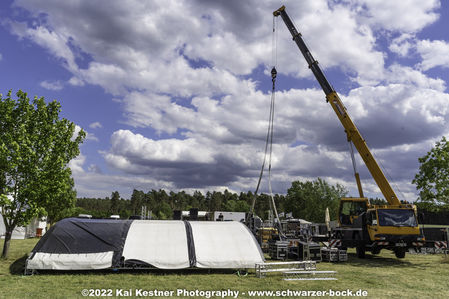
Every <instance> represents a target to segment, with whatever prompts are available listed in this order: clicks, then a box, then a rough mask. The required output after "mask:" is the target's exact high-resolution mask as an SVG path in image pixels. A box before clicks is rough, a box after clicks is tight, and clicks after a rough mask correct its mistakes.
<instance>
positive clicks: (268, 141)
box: [251, 16, 284, 237]
mask: <svg viewBox="0 0 449 299" xmlns="http://www.w3.org/2000/svg"><path fill="white" fill-rule="evenodd" d="M276 19H277V18H275V17H274V16H273V34H272V63H273V68H272V69H271V82H272V89H271V103H270V116H269V118H268V130H267V137H266V141H265V154H264V158H263V163H262V169H261V170H260V175H259V180H258V182H257V187H256V191H255V192H254V200H253V202H252V205H251V214H253V213H254V206H255V203H256V198H257V193H258V192H259V187H260V182H261V180H262V177H263V172H264V169H265V163H266V160H267V155H268V151H269V155H268V157H269V158H268V191H269V193H270V199H271V207H272V208H273V210H274V214H275V225H276V226H278V231H279V235H280V236H282V237H283V236H284V234H283V233H282V229H281V225H280V221H279V215H278V212H277V208H276V203H275V201H274V197H273V190H272V185H271V160H272V156H273V132H274V129H273V125H274V106H275V105H274V104H275V100H276V76H277V71H276V64H277V30H276Z"/></svg>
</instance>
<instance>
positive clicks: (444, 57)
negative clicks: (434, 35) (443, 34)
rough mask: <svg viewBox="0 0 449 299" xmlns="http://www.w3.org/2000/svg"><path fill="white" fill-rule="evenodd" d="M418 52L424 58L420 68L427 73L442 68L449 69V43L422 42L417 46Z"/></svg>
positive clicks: (441, 41)
mask: <svg viewBox="0 0 449 299" xmlns="http://www.w3.org/2000/svg"><path fill="white" fill-rule="evenodd" d="M417 51H418V53H419V54H420V55H421V57H422V60H423V61H422V62H421V63H420V64H419V67H420V68H421V69H422V70H424V71H427V70H429V69H431V68H434V67H437V66H440V67H443V68H449V43H448V42H447V41H443V40H434V41H430V40H422V41H419V42H418V44H417Z"/></svg>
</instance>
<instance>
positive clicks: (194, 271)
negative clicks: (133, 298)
mask: <svg viewBox="0 0 449 299" xmlns="http://www.w3.org/2000/svg"><path fill="white" fill-rule="evenodd" d="M23 266H25V264H24V265H23ZM22 274H23V270H22ZM34 274H39V275H102V276H104V275H115V274H131V275H155V276H165V275H204V274H229V275H237V274H239V273H238V272H237V270H232V269H181V270H165V269H138V268H136V269H102V270H56V271H55V270H39V271H35V272H34ZM240 274H241V275H240V276H245V275H246V274H245V272H240Z"/></svg>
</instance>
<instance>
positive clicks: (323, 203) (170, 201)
mask: <svg viewBox="0 0 449 299" xmlns="http://www.w3.org/2000/svg"><path fill="white" fill-rule="evenodd" d="M346 194H347V190H346V189H345V188H344V187H343V186H341V185H338V184H337V185H336V186H332V185H330V184H328V183H327V182H326V181H325V180H322V179H320V178H318V179H317V180H315V181H306V182H300V181H295V182H293V183H292V185H291V187H290V188H289V189H288V191H287V194H286V195H282V194H274V195H273V198H274V202H275V205H276V208H277V210H278V212H279V213H284V214H286V213H292V217H295V218H302V219H306V220H308V221H313V222H324V211H325V210H326V208H329V210H330V214H331V215H332V216H334V217H333V218H334V219H336V215H337V209H338V202H339V199H340V197H342V196H345V195H346ZM254 197H256V199H255V201H256V202H255V207H254V214H255V215H258V216H259V217H261V218H262V219H268V217H269V213H270V211H271V210H272V207H271V205H272V204H271V196H270V195H269V194H264V193H262V194H257V195H256V196H255V195H254V193H253V192H251V191H248V192H240V193H233V192H230V191H228V190H224V191H223V192H220V191H208V192H206V193H205V194H203V193H202V192H200V191H195V192H193V194H189V193H186V192H185V191H180V192H173V191H170V192H167V191H165V190H162V189H160V190H154V189H153V190H150V191H148V192H144V191H142V190H136V189H134V190H133V192H132V195H131V198H130V199H129V200H127V199H123V198H121V197H120V194H119V192H117V191H114V192H112V194H111V197H106V198H78V199H77V200H76V204H75V208H74V209H73V211H72V212H71V214H72V215H73V216H76V215H78V214H89V215H92V216H93V217H95V218H107V217H109V216H110V215H120V217H121V218H128V217H130V216H132V215H140V214H141V210H142V207H145V208H146V210H148V211H151V215H152V217H153V219H171V218H172V215H173V211H175V210H183V211H186V210H190V209H191V208H197V209H198V210H200V211H208V212H215V211H233V212H249V211H250V207H251V204H252V201H253V200H254Z"/></svg>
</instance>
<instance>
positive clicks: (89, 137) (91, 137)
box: [72, 125, 98, 142]
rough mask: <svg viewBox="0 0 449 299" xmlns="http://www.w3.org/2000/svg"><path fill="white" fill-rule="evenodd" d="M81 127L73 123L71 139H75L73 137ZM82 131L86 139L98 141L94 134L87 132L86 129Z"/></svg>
mask: <svg viewBox="0 0 449 299" xmlns="http://www.w3.org/2000/svg"><path fill="white" fill-rule="evenodd" d="M81 129H82V128H81V127H80V126H78V125H75V132H73V137H72V140H75V138H76V137H77V136H78V134H79V132H80V131H81ZM83 130H84V129H83ZM84 132H85V133H86V140H92V141H97V142H98V138H97V137H96V136H95V135H94V134H92V133H89V132H87V131H86V130H84Z"/></svg>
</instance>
